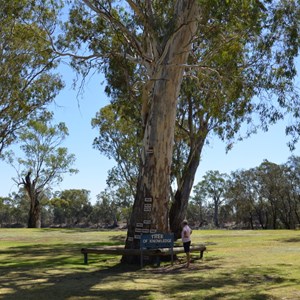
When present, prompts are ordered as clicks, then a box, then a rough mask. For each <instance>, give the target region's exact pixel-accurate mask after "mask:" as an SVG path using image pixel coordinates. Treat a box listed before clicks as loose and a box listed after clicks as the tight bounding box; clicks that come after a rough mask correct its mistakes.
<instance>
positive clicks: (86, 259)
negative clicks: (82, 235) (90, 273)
mask: <svg viewBox="0 0 300 300" xmlns="http://www.w3.org/2000/svg"><path fill="white" fill-rule="evenodd" d="M83 256H84V258H83V260H84V264H85V265H87V264H88V254H87V253H83Z"/></svg>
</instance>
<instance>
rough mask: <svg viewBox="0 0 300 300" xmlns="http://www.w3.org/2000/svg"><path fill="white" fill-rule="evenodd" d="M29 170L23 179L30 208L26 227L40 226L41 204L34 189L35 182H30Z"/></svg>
mask: <svg viewBox="0 0 300 300" xmlns="http://www.w3.org/2000/svg"><path fill="white" fill-rule="evenodd" d="M30 175H31V172H28V174H27V175H26V177H25V180H23V185H24V188H25V190H26V192H27V195H28V197H29V200H30V209H29V216H28V228H41V205H40V201H39V194H40V193H39V192H38V191H37V190H36V187H35V182H34V181H33V182H31V179H30Z"/></svg>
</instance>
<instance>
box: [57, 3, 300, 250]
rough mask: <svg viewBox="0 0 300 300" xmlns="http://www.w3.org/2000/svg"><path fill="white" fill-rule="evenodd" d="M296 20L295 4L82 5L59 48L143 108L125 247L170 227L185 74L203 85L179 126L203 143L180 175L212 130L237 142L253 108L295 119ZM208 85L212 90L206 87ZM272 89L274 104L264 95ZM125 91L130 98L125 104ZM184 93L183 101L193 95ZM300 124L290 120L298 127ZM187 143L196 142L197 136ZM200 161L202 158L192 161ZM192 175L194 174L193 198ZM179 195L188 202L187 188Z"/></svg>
mask: <svg viewBox="0 0 300 300" xmlns="http://www.w3.org/2000/svg"><path fill="white" fill-rule="evenodd" d="M298 21H299V3H297V2H296V1H271V0H270V1H269V0H268V1H242V2H241V1H234V0H232V1H218V0H209V1H207V0H190V1H185V0H177V1H168V0H165V1H133V0H127V1H104V0H83V1H75V2H74V6H73V8H72V9H71V13H70V18H69V20H68V22H67V23H66V24H65V34H64V35H62V36H61V37H60V41H59V43H58V44H56V45H54V47H55V51H56V53H58V54H60V55H70V56H71V57H73V58H74V60H73V66H74V68H76V69H77V70H78V71H80V72H82V74H83V75H85V74H86V72H88V71H89V70H90V69H91V68H92V67H98V68H99V70H103V71H104V72H105V74H106V76H107V78H108V79H109V80H110V81H111V82H113V83H114V85H113V86H109V87H108V92H110V93H112V95H113V96H117V97H119V96H120V95H121V94H122V93H123V92H124V93H125V94H126V95H127V96H128V106H131V104H132V103H133V102H132V100H133V99H137V100H138V101H139V103H140V106H141V115H140V119H141V128H142V137H143V138H142V146H141V151H140V158H141V159H140V166H139V176H138V181H137V190H136V196H135V203H134V207H133V213H132V219H131V222H130V226H129V228H128V236H127V241H126V246H127V247H138V245H139V236H140V235H139V232H140V231H141V230H143V231H144V232H146V231H148V230H151V232H155V231H168V230H169V226H168V210H169V200H170V183H171V180H170V176H171V163H172V155H173V146H174V133H175V122H176V112H177V104H178V99H179V95H180V89H181V83H182V80H183V78H184V77H189V78H194V79H195V81H192V82H191V84H192V85H189V86H193V87H195V91H194V92H193V94H192V95H191V97H190V100H189V103H190V104H191V105H190V110H189V114H188V111H187V110H186V109H187V108H184V110H183V111H184V117H182V118H181V120H182V121H181V125H189V127H187V126H186V128H183V126H181V127H182V129H184V130H183V131H182V132H185V131H186V129H188V130H190V131H191V130H192V131H191V132H190V137H193V138H195V134H194V132H198V131H199V129H200V133H199V138H200V140H198V141H197V143H194V145H198V146H197V147H198V148H191V149H193V150H192V151H191V152H189V151H187V152H186V155H185V156H183V159H182V160H181V161H182V163H184V164H186V165H188V163H189V164H190V165H193V169H191V170H189V168H186V169H185V171H184V172H182V174H185V175H184V176H186V174H189V172H195V169H196V168H195V166H198V164H199V155H200V153H201V149H202V145H203V138H205V137H206V136H207V133H208V129H211V130H215V132H216V133H217V134H219V135H220V136H221V137H222V138H225V137H228V138H229V139H231V138H232V137H233V135H234V133H236V132H237V131H238V129H239V127H240V124H241V121H244V120H246V121H249V122H251V121H250V119H251V118H250V116H251V113H252V112H253V111H258V112H259V113H260V116H261V121H262V125H263V126H264V128H267V127H268V125H269V124H270V123H273V122H275V121H276V120H278V119H280V118H282V117H283V115H284V112H285V109H286V110H287V111H293V112H294V113H295V114H294V115H295V116H296V117H297V113H298V109H297V101H298V98H297V97H296V96H295V94H294V86H293V78H294V76H295V74H296V71H295V65H294V58H295V56H296V55H297V51H298V45H299V37H298V30H299V22H298ZM117 68H119V72H118V75H120V74H121V73H122V76H117V77H116V78H114V77H113V76H112V75H113V74H117V72H112V69H117ZM136 74H138V76H137V75H136ZM137 77H138V78H137ZM118 85H119V87H118ZM128 85H129V86H130V88H128ZM209 86H213V88H212V89H206V88H207V87H209ZM130 92H133V93H134V96H132V95H131V94H130ZM197 92H198V93H197ZM195 93H197V94H195ZM271 93H272V94H275V98H274V102H270V101H264V100H265V99H267V98H268V96H269V95H270V94H271ZM125 94H123V97H121V98H122V101H126V98H125V97H124V95H125ZM254 96H261V97H260V98H257V97H256V98H255V97H254ZM181 97H182V101H183V102H182V103H183V104H182V107H184V106H185V101H186V98H185V97H184V96H183V94H182V95H181ZM114 99H116V98H114ZM251 99H254V101H252V102H251V103H250V100H251ZM269 99H270V97H269V98H268V100H269ZM276 100H278V102H276ZM227 101H228V102H227ZM275 102H276V103H278V106H277V105H274V103H275ZM191 108H193V109H194V108H195V109H196V110H191ZM281 108H282V109H283V110H280V109H281ZM206 109H208V111H207V110H206ZM197 114H198V117H197V120H198V121H197V123H194V124H193V123H192V122H194V120H195V118H194V117H195V116H196V115H197ZM188 116H189V118H188ZM231 117H232V118H231ZM236 118H237V119H238V121H236ZM216 120H217V122H216ZM208 124H209V125H210V126H208ZM214 124H215V125H216V124H219V126H215V125H214ZM196 129H197V130H196ZM296 129H297V128H296V127H290V131H291V132H296V131H297V130H296ZM201 130H203V131H202V132H201ZM180 135H182V133H181V134H179V136H180ZM295 137H296V136H295ZM184 141H185V143H186V145H188V146H191V145H192V143H191V140H189V138H186V137H185V138H184ZM194 141H196V140H195V139H194ZM193 153H195V154H197V156H193V155H194V154H193ZM197 157H198V158H197ZM193 158H197V159H196V160H195V162H194V163H192V161H193V160H190V159H193ZM181 166H182V165H181ZM183 178H184V177H183ZM181 182H183V180H182V181H181ZM192 182H193V176H191V177H190V179H189V180H188V181H187V185H186V188H185V193H184V194H185V195H188V194H189V191H190V190H191V187H192ZM180 188H181V187H180ZM178 199H179V200H180V201H182V200H181V198H180V195H179V197H178ZM186 201H187V198H186V196H185V199H184V201H182V202H181V203H179V205H177V207H176V209H175V210H174V211H175V213H176V212H180V214H179V215H177V216H176V215H175V216H174V218H176V219H177V220H180V218H182V211H183V212H184V209H183V208H184V207H186V204H185V203H186ZM176 223H177V224H178V222H176ZM137 225H138V226H137ZM175 227H178V225H175ZM141 228H142V229H141ZM137 229H138V230H137Z"/></svg>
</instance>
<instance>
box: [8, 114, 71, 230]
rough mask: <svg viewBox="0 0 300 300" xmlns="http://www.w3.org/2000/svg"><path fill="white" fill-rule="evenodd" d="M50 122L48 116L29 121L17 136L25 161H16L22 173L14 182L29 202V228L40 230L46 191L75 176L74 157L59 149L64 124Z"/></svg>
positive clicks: (64, 129) (49, 116) (64, 127)
mask: <svg viewBox="0 0 300 300" xmlns="http://www.w3.org/2000/svg"><path fill="white" fill-rule="evenodd" d="M51 118H52V115H51V114H50V113H48V114H47V116H46V117H45V118H44V119H43V121H29V123H28V125H27V126H26V127H24V128H23V129H22V130H21V131H20V133H19V138H20V143H21V150H22V151H23V153H24V156H25V158H22V157H19V158H17V163H18V165H19V168H22V170H21V171H20V172H18V178H17V179H15V181H16V182H17V183H18V184H19V185H22V186H23V187H24V189H25V190H26V192H27V195H28V198H29V201H30V210H29V220H28V227H29V228H32V227H36V228H39V227H40V226H41V201H42V199H43V197H45V195H46V190H47V189H51V187H52V185H53V184H54V183H57V182H61V181H62V180H63V174H65V173H71V174H72V173H76V172H77V170H76V169H72V168H71V166H72V164H73V163H74V161H75V157H74V155H73V154H68V151H67V148H63V147H59V145H60V144H61V143H62V142H63V140H64V139H65V137H66V136H67V135H68V131H67V127H66V126H65V124H64V123H59V124H58V125H54V126H52V125H51V123H50V121H51ZM11 163H12V164H13V158H12V157H11ZM15 168H16V167H15ZM16 170H17V168H16Z"/></svg>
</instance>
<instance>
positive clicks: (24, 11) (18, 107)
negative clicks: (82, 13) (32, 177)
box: [0, 0, 63, 156]
mask: <svg viewBox="0 0 300 300" xmlns="http://www.w3.org/2000/svg"><path fill="white" fill-rule="evenodd" d="M0 5H1V12H0V22H1V28H0V38H1V45H0V69H1V72H0V156H1V154H3V150H4V149H5V148H7V147H8V146H9V145H10V144H11V143H13V142H14V141H15V140H16V137H17V131H18V129H20V128H21V127H22V126H24V125H25V124H26V123H27V121H28V120H29V119H31V118H38V116H39V114H41V113H42V112H43V111H44V110H46V109H47V107H46V106H47V104H49V103H50V102H51V101H53V99H54V98H55V96H56V95H57V93H58V92H59V90H61V88H62V87H63V83H62V81H61V79H60V76H58V75H55V74H54V73H53V69H54V68H55V67H56V66H57V63H56V58H57V55H56V54H55V53H54V52H53V51H52V50H51V39H50V37H49V34H50V33H53V31H54V29H55V25H56V22H57V13H58V10H59V9H60V8H61V4H60V1H51V0H49V1H48V0H38V1H26V0H12V1H5V0H1V1H0Z"/></svg>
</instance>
